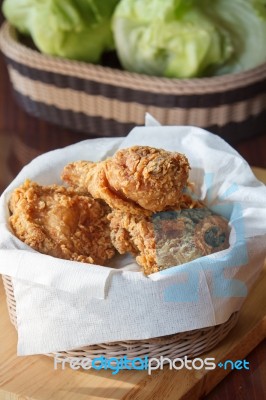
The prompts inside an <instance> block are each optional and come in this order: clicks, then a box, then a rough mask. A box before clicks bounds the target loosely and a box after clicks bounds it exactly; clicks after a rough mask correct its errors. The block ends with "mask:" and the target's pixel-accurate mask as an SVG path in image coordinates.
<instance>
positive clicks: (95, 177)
mask: <svg viewBox="0 0 266 400" xmlns="http://www.w3.org/2000/svg"><path fill="white" fill-rule="evenodd" d="M189 169H190V166H189V162H188V160H187V158H186V156H185V155H184V154H180V153H177V152H170V151H166V150H163V149H157V148H153V147H149V146H133V147H129V148H126V149H122V150H119V151H117V152H116V153H115V154H114V155H113V157H110V158H107V159H106V160H104V161H100V162H90V161H77V162H74V163H70V164H68V165H66V166H65V168H64V170H63V172H62V179H63V180H64V181H65V182H66V183H68V184H70V185H71V187H68V188H67V187H64V186H58V185H51V186H41V185H38V184H37V183H34V182H31V181H29V180H27V181H25V182H24V184H23V185H21V186H20V187H19V188H17V189H16V190H15V191H14V192H13V193H12V195H11V198H10V201H9V209H10V212H11V216H10V219H9V221H10V225H11V227H12V229H13V231H14V233H15V235H16V236H17V237H18V238H19V239H21V240H22V241H24V242H25V243H26V244H27V245H29V246H31V247H32V248H33V249H35V250H37V251H40V252H41V253H44V254H48V255H51V256H54V257H59V258H63V259H69V260H75V261H80V262H85V263H90V264H100V265H104V264H106V262H107V261H108V260H110V259H111V258H112V257H113V256H114V255H115V250H117V251H118V252H119V253H120V254H125V253H131V254H132V255H133V256H134V257H136V261H137V263H138V264H139V265H140V266H141V267H142V270H143V272H144V273H145V274H146V275H149V274H151V273H154V272H158V271H160V270H163V269H166V268H169V267H172V266H175V265H180V264H182V263H185V262H189V261H192V260H194V259H196V258H198V257H202V256H205V255H209V254H212V253H215V252H217V251H221V250H224V249H226V248H228V246H229V227H228V222H227V221H226V220H225V219H224V218H223V217H221V216H219V215H216V214H214V213H213V212H212V211H211V210H209V209H208V208H206V206H205V205H204V204H203V202H202V201H199V200H197V199H195V198H194V195H193V184H191V183H190V182H189V181H188V174H189Z"/></svg>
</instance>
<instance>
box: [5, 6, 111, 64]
mask: <svg viewBox="0 0 266 400" xmlns="http://www.w3.org/2000/svg"><path fill="white" fill-rule="evenodd" d="M118 2H119V0H108V1H103V0H5V1H4V3H3V13H4V15H5V17H6V18H7V19H8V20H9V21H10V23H11V24H12V25H14V26H15V27H16V28H17V29H18V30H19V31H20V32H22V33H26V34H30V35H31V36H32V39H33V41H34V43H35V45H36V47H37V48H38V49H39V50H40V51H41V52H43V53H46V54H52V55H56V56H60V57H66V58H71V59H75V60H82V61H88V62H93V63H97V62H99V60H100V57H101V55H102V53H103V52H104V51H105V50H110V49H113V48H114V42H113V35H112V31H111V26H110V25H111V23H110V22H111V17H112V14H113V12H114V9H115V7H116V5H117V3H118Z"/></svg>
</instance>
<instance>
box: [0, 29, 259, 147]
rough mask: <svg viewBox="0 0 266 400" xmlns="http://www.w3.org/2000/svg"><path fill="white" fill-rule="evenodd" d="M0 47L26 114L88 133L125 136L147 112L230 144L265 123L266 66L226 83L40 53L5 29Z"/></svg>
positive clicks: (228, 78)
mask: <svg viewBox="0 0 266 400" xmlns="http://www.w3.org/2000/svg"><path fill="white" fill-rule="evenodd" d="M0 46H1V49H2V52H3V53H4V55H5V58H6V61H7V65H8V70H9V75H10V79H11V81H12V84H13V88H14V91H15V95H16V97H17V99H18V101H19V103H20V104H21V105H22V107H23V108H24V109H25V110H26V111H28V112H29V113H31V114H33V115H35V116H38V117H40V118H42V119H46V120H48V121H51V122H54V123H57V124H60V125H61V126H66V127H68V128H72V129H76V130H80V131H83V132H87V133H88V134H94V135H99V136H124V135H126V134H127V133H128V131H129V130H130V129H131V128H133V127H134V126H135V125H143V122H144V115H145V112H150V113H151V114H152V115H153V116H154V117H155V118H157V119H158V120H159V121H160V123H162V124H163V125H196V126H199V127H202V128H206V129H208V130H210V131H211V132H214V133H217V134H220V135H221V136H223V137H224V138H225V139H227V140H229V141H237V140H239V139H242V138H244V137H246V136H250V135H252V134H255V133H259V131H260V130H261V129H263V127H264V126H265V124H266V63H265V64H262V65H261V66H259V67H257V68H254V69H252V70H249V71H246V72H243V73H239V74H231V75H224V76H221V77H212V78H200V79H185V80H183V79H180V80H178V79H168V78H159V77H151V76H145V75H141V74H136V73H129V72H126V71H122V70H118V69H113V68H109V67H103V66H100V65H92V64H87V63H83V62H77V61H72V60H66V59H60V58H56V57H51V56H47V55H44V54H40V53H39V52H38V51H36V50H32V49H30V48H28V47H26V46H25V45H23V44H21V43H20V42H19V39H18V37H17V34H16V31H15V30H14V29H13V28H12V27H11V26H10V25H9V24H7V23H6V24H4V25H3V27H2V29H1V33H0Z"/></svg>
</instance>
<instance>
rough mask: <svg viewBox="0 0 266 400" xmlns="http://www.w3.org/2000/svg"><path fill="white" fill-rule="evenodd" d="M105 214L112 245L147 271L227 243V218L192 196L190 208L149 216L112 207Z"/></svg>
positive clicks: (158, 268) (186, 203) (208, 252)
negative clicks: (130, 256) (215, 212)
mask: <svg viewBox="0 0 266 400" xmlns="http://www.w3.org/2000/svg"><path fill="white" fill-rule="evenodd" d="M188 199H189V197H188V195H186V198H185V201H184V203H183V204H184V205H186V206H187V205H189V200H188ZM108 218H109V219H110V227H111V239H112V242H113V244H114V246H115V248H116V249H117V250H118V252H119V253H120V254H124V253H127V252H129V253H131V254H132V255H133V256H135V257H136V261H137V263H138V264H139V265H140V266H141V267H142V269H143V272H144V273H145V274H146V275H149V274H152V273H154V272H158V271H161V270H163V269H166V268H169V267H172V266H175V265H180V264H183V263H186V262H189V261H192V260H194V259H196V258H199V257H202V256H205V255H208V254H212V253H215V252H217V251H221V250H224V249H226V248H228V247H229V227H228V222H227V221H226V220H225V219H224V218H222V217H220V216H218V215H215V214H213V213H212V212H211V211H210V210H209V209H208V208H206V207H203V205H202V203H200V202H198V203H197V202H196V201H194V200H192V199H191V200H190V208H185V209H180V210H177V211H176V210H175V211H166V212H160V213H156V214H153V215H152V216H151V217H147V216H143V215H142V216H141V215H132V214H128V213H123V212H121V211H119V210H113V211H112V213H111V214H110V215H109V216H108Z"/></svg>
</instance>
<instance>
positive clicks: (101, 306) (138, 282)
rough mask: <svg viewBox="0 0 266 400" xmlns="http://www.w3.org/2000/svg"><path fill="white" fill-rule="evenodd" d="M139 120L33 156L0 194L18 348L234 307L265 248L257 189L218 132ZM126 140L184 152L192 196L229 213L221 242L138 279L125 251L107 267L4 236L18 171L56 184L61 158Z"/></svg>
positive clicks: (215, 315) (218, 315) (66, 346)
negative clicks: (122, 131)
mask: <svg viewBox="0 0 266 400" xmlns="http://www.w3.org/2000/svg"><path fill="white" fill-rule="evenodd" d="M146 122H147V124H149V125H152V126H147V127H138V128H135V129H133V130H132V131H131V132H130V134H129V135H128V136H127V138H125V139H121V138H111V139H94V140H87V141H84V142H81V143H77V144H75V145H73V146H69V147H67V148H65V149H61V150H56V151H53V152H50V153H47V154H44V155H42V156H40V157H38V158H37V159H35V160H34V161H32V162H31V163H30V164H29V165H28V166H26V167H25V168H24V169H23V170H22V171H21V173H20V174H19V175H18V176H17V178H16V179H15V180H14V181H13V182H12V184H11V185H10V186H9V187H8V188H7V189H6V191H5V193H4V194H3V195H2V197H1V199H0V233H1V238H0V249H1V250H0V260H1V265H0V273H3V274H6V275H11V276H13V277H14V278H13V284H14V292H15V297H16V302H17V319H18V354H20V355H27V354H39V353H48V352H56V351H62V350H70V349H73V348H78V347H81V346H85V345H89V344H96V343H103V342H112V341H116V340H129V339H131V340H135V339H145V338H150V337H156V336H163V335H169V334H172V333H176V332H184V331H187V330H192V329H200V328H203V327H207V326H212V325H216V324H220V323H223V322H225V321H226V320H227V319H228V318H229V317H230V315H231V314H232V313H233V312H234V311H237V310H239V309H240V308H241V305H242V304H243V301H244V300H245V298H246V296H247V294H248V292H249V289H250V287H251V286H252V284H253V283H254V281H255V280H256V278H257V277H258V274H259V272H260V270H261V267H262V264H263V261H264V258H265V255H266V251H265V239H266V209H265V199H266V188H265V186H264V185H263V184H262V183H260V182H259V181H257V180H256V178H255V177H254V175H253V173H252V171H251V170H250V168H249V166H248V164H247V163H246V162H245V161H244V160H243V158H242V157H241V156H240V155H239V154H238V153H237V152H236V151H235V150H233V149H232V148H231V147H230V146H229V145H228V144H226V143H225V142H224V141H223V140H222V139H221V138H219V137H217V136H215V135H213V134H211V133H208V132H206V131H204V130H202V129H199V128H195V127H161V126H156V123H157V122H156V121H155V120H153V119H152V117H150V116H147V118H146ZM135 144H138V145H150V146H154V147H159V148H164V149H166V150H172V151H179V152H182V153H185V154H186V155H187V157H188V159H189V161H190V165H191V167H192V170H191V174H190V180H192V181H195V183H196V194H197V195H198V197H199V198H201V199H204V201H206V203H207V205H208V206H209V207H210V208H211V209H213V210H214V211H216V212H219V213H220V214H222V215H224V216H226V217H227V218H229V219H230V225H231V228H232V230H231V234H230V248H229V249H227V250H224V251H222V252H219V253H216V254H213V255H211V256H207V257H202V258H200V259H197V260H194V261H192V262H189V263H186V264H183V265H181V266H179V267H173V268H169V269H168V270H165V271H162V272H160V273H155V274H152V275H150V276H149V277H146V276H144V275H143V274H142V272H139V268H138V267H137V265H136V263H135V262H134V261H132V258H130V257H128V258H126V257H121V258H120V257H117V258H116V259H115V260H114V261H113V263H112V264H110V267H101V266H93V265H89V264H81V263H77V262H72V261H65V260H59V259H55V258H53V257H49V256H45V255H41V254H39V253H37V252H35V251H33V250H31V249H29V247H28V246H26V245H25V244H24V243H22V242H20V241H19V240H18V239H17V238H15V237H14V236H13V234H12V232H11V231H10V229H9V225H8V208H7V201H8V198H9V195H10V193H11V191H12V190H13V189H14V188H15V187H17V186H18V185H20V184H21V183H22V182H23V181H24V180H25V179H26V178H29V179H32V180H35V181H37V182H39V183H41V184H52V183H59V182H60V178H59V177H60V173H61V170H62V169H63V166H64V165H65V164H67V163H68V162H71V161H74V160H81V159H88V160H93V161H96V160H101V159H104V158H106V157H107V156H109V155H112V154H113V153H114V152H115V151H116V150H117V149H118V148H123V147H129V146H132V145H135ZM111 265H112V267H111ZM113 267H115V268H113Z"/></svg>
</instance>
